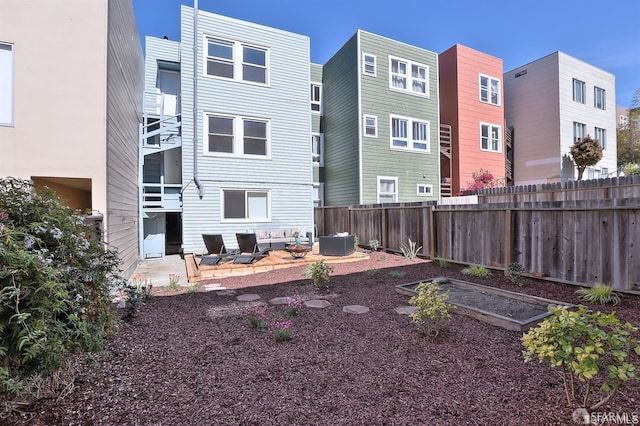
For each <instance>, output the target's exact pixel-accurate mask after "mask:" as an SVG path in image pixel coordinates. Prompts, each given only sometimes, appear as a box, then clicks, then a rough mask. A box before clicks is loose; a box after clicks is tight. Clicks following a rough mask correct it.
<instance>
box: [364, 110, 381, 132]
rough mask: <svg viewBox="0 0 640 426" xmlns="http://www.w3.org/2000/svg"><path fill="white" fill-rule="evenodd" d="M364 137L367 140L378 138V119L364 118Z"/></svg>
mask: <svg viewBox="0 0 640 426" xmlns="http://www.w3.org/2000/svg"><path fill="white" fill-rule="evenodd" d="M364 135H365V136H366V137H369V138H377V137H378V117H376V116H374V115H365V116H364Z"/></svg>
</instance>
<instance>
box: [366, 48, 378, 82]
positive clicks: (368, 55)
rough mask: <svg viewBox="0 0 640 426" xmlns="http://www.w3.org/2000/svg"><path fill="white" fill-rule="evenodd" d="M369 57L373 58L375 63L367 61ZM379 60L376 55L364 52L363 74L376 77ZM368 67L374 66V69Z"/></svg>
mask: <svg viewBox="0 0 640 426" xmlns="http://www.w3.org/2000/svg"><path fill="white" fill-rule="evenodd" d="M367 58H371V59H373V63H370V62H367ZM377 62H378V59H377V58H376V55H372V54H370V53H366V52H362V74H364V75H369V76H371V77H376V76H377V75H378V67H377ZM367 67H373V71H371V70H368V69H367Z"/></svg>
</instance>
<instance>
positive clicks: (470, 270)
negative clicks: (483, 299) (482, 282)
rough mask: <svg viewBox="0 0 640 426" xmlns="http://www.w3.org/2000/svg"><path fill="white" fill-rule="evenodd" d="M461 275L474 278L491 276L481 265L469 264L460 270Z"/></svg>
mask: <svg viewBox="0 0 640 426" xmlns="http://www.w3.org/2000/svg"><path fill="white" fill-rule="evenodd" d="M462 274H463V275H468V276H471V277H476V278H486V277H489V276H491V272H489V270H488V269H487V268H485V267H484V266H482V265H471V266H469V267H466V268H464V269H463V270H462Z"/></svg>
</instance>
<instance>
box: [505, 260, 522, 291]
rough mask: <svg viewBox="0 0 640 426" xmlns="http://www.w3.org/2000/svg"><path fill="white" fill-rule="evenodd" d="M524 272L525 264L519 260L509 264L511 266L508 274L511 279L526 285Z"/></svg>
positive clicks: (519, 284)
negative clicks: (523, 276)
mask: <svg viewBox="0 0 640 426" xmlns="http://www.w3.org/2000/svg"><path fill="white" fill-rule="evenodd" d="M523 272H524V266H522V264H520V263H518V262H512V263H510V264H509V268H508V269H507V276H508V277H509V280H511V282H512V283H514V284H515V285H517V286H519V287H522V286H523V285H524V281H523V279H522V273H523Z"/></svg>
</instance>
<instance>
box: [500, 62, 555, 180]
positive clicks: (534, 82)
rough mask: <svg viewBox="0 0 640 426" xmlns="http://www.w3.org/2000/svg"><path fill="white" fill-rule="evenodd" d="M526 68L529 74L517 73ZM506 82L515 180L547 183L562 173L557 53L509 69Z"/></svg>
mask: <svg viewBox="0 0 640 426" xmlns="http://www.w3.org/2000/svg"><path fill="white" fill-rule="evenodd" d="M525 70H526V74H525V75H522V76H520V77H518V78H516V77H515V75H516V74H517V73H519V72H524V71H525ZM503 85H504V93H505V117H506V121H507V125H509V126H513V128H514V135H513V152H514V181H515V184H516V185H518V184H519V183H521V182H532V183H533V182H534V181H535V182H538V183H546V182H547V181H548V180H550V179H554V177H559V174H560V161H561V159H560V122H559V116H560V109H559V108H560V100H559V97H558V62H557V56H555V55H549V56H546V57H544V58H542V59H539V60H538V61H535V62H531V63H529V64H527V65H524V66H522V67H519V68H516V69H514V70H512V71H510V72H508V73H505V75H504V81H503ZM552 159H557V161H552ZM545 161H548V163H545Z"/></svg>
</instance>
